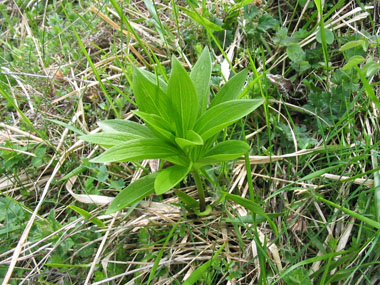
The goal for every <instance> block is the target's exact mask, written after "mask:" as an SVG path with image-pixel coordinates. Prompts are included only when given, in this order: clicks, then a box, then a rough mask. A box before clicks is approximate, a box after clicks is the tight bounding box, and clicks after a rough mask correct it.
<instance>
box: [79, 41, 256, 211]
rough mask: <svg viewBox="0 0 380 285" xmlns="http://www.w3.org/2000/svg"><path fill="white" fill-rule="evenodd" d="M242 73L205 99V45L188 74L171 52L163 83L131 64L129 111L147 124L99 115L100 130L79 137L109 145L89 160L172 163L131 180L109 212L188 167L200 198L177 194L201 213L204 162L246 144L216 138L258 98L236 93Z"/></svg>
mask: <svg viewBox="0 0 380 285" xmlns="http://www.w3.org/2000/svg"><path fill="white" fill-rule="evenodd" d="M246 77H247V71H246V70H244V71H242V72H240V73H239V74H236V75H235V76H234V77H233V78H232V79H231V80H229V81H228V82H227V83H226V84H225V85H224V86H223V87H222V88H221V89H220V91H219V92H218V93H217V94H216V95H215V97H214V98H213V99H212V100H211V102H210V104H208V100H209V94H210V86H209V85H210V78H211V58H210V53H209V51H208V49H207V48H205V49H204V50H203V52H202V54H201V56H200V57H199V59H198V61H197V62H196V64H195V65H194V67H193V69H192V71H191V72H190V74H189V73H188V72H187V71H186V70H185V68H184V67H183V66H182V65H181V63H180V62H179V61H178V60H177V59H176V58H175V57H173V60H172V72H171V76H170V78H169V81H168V83H166V82H165V81H163V80H161V79H160V78H158V77H157V76H156V75H155V74H152V73H150V72H148V71H145V70H143V69H139V68H135V70H134V78H133V91H134V96H135V100H136V103H137V106H138V108H139V110H136V111H134V113H135V114H136V115H137V116H139V117H140V118H141V119H142V120H143V121H144V122H145V124H146V125H142V124H138V123H136V122H132V121H123V120H108V121H100V122H99V123H98V124H99V126H100V127H101V128H102V129H103V133H99V134H92V135H86V136H82V137H81V139H83V140H85V141H88V142H91V143H96V144H99V145H102V146H105V147H109V149H108V150H107V151H105V152H104V153H103V154H101V155H100V156H98V157H96V158H94V159H93V160H92V162H96V163H106V162H122V161H134V160H144V159H162V160H164V161H168V162H169V163H171V164H172V165H171V166H169V167H168V168H165V169H162V170H160V171H159V172H158V173H152V174H149V175H147V176H145V177H143V178H141V179H139V180H137V181H136V182H134V183H132V184H130V185H129V186H128V187H127V188H126V189H124V190H123V191H122V192H120V193H119V195H118V196H117V197H116V198H115V200H114V201H113V202H112V204H111V205H110V208H109V209H108V212H114V211H117V210H120V209H122V208H124V207H126V206H128V205H130V204H132V203H134V202H137V201H139V200H141V199H142V198H144V197H146V196H148V195H150V194H152V193H153V192H155V193H156V194H163V193H165V192H167V191H169V190H170V189H172V188H173V187H175V186H176V185H177V184H179V183H180V182H181V181H182V180H183V179H184V178H185V177H186V176H187V175H188V174H189V173H191V174H192V176H193V178H194V180H195V183H196V186H197V190H198V194H199V202H197V201H196V200H195V199H193V198H191V197H189V196H188V195H186V194H184V193H182V192H179V191H177V194H178V195H179V198H180V199H181V200H182V201H183V202H185V204H186V205H187V206H188V207H190V208H192V209H193V210H194V211H195V212H196V213H198V214H201V213H203V214H205V210H206V203H205V193H204V187H203V184H202V180H201V174H202V173H203V172H204V169H203V168H204V166H206V165H210V164H214V163H220V162H224V161H228V160H233V159H236V158H239V157H240V156H242V155H243V154H246V153H247V152H248V151H249V145H248V144H247V143H246V142H243V141H240V140H228V141H223V142H218V138H219V135H220V132H221V131H222V130H223V129H225V128H226V127H227V126H229V125H231V124H233V123H234V122H236V121H237V120H239V119H241V118H242V117H244V116H246V115H248V114H249V113H251V112H252V111H253V110H255V109H256V108H258V107H259V106H260V105H261V104H262V103H263V100H262V99H238V96H239V94H240V91H241V90H242V88H243V85H244V82H245V80H246ZM210 209H211V207H208V211H209V210H210Z"/></svg>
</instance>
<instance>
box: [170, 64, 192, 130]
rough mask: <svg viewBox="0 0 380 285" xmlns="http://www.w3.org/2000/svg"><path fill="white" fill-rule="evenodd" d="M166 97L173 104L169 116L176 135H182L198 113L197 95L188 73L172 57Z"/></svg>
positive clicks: (189, 128)
mask: <svg viewBox="0 0 380 285" xmlns="http://www.w3.org/2000/svg"><path fill="white" fill-rule="evenodd" d="M168 97H169V98H170V100H171V102H172V106H173V109H172V111H173V113H172V114H171V118H172V120H173V121H175V123H176V127H177V136H179V137H183V136H184V134H185V133H186V131H187V130H191V129H192V128H193V126H194V124H195V120H196V119H197V114H198V96H197V93H196V91H195V87H194V85H193V82H192V81H191V79H190V76H189V74H188V73H187V72H186V70H185V68H184V67H183V66H182V65H181V63H180V62H179V61H178V59H176V58H175V57H173V62H172V73H171V76H170V79H169V84H168Z"/></svg>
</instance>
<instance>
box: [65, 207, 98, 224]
mask: <svg viewBox="0 0 380 285" xmlns="http://www.w3.org/2000/svg"><path fill="white" fill-rule="evenodd" d="M69 208H70V209H72V210H73V211H75V212H77V213H78V214H79V215H81V216H82V217H84V218H86V219H87V220H88V219H89V220H90V222H92V223H93V224H95V225H97V226H99V227H104V226H105V225H104V223H103V222H102V221H101V220H99V219H98V218H97V217H94V215H92V214H91V213H89V212H87V211H86V210H83V209H82V208H79V207H77V206H74V205H69Z"/></svg>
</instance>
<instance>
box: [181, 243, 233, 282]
mask: <svg viewBox="0 0 380 285" xmlns="http://www.w3.org/2000/svg"><path fill="white" fill-rule="evenodd" d="M225 246H226V243H223V245H222V246H221V247H220V248H219V249H218V251H217V252H216V253H215V254H214V255H213V256H212V257H211V259H210V260H209V261H207V262H205V263H203V264H202V265H201V266H199V267H198V268H197V269H195V270H194V271H193V273H191V275H190V276H189V278H187V279H186V280H185V282H183V285H193V284H195V283H196V282H197V281H198V280H200V279H201V278H202V276H203V275H204V274H205V273H206V271H207V269H208V268H209V267H210V265H211V263H212V261H213V260H215V259H216V258H217V257H218V256H219V254H220V253H221V252H222V250H223V249H224V247H225Z"/></svg>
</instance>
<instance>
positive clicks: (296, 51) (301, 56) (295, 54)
mask: <svg viewBox="0 0 380 285" xmlns="http://www.w3.org/2000/svg"><path fill="white" fill-rule="evenodd" d="M286 54H287V55H288V57H289V59H290V60H291V61H294V62H300V61H303V60H305V56H306V54H305V52H304V51H303V50H302V48H301V47H300V46H299V45H298V44H291V45H289V46H288V47H287V48H286Z"/></svg>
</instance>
